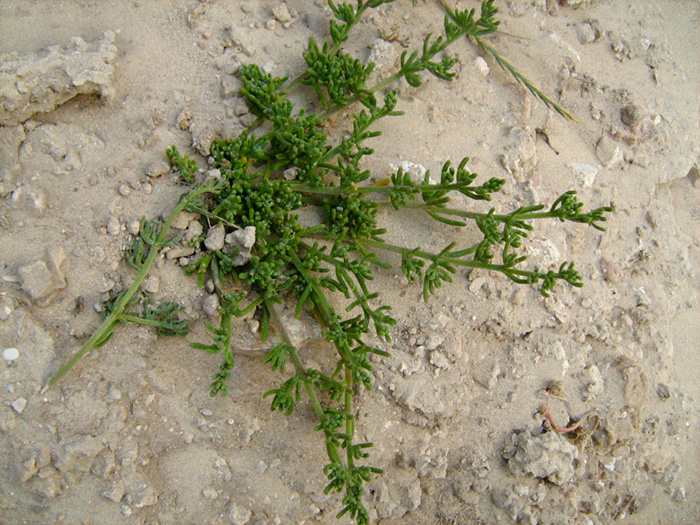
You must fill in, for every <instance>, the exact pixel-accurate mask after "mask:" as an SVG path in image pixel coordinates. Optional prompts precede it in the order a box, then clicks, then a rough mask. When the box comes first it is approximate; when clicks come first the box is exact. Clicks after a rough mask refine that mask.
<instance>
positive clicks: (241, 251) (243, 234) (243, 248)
mask: <svg viewBox="0 0 700 525" xmlns="http://www.w3.org/2000/svg"><path fill="white" fill-rule="evenodd" d="M254 244H255V226H246V227H245V228H243V229H242V230H236V231H234V232H231V233H229V234H228V235H227V236H226V248H225V249H224V252H226V253H231V252H233V250H235V249H238V253H237V254H236V255H234V257H233V265H234V266H243V265H244V264H245V263H247V262H248V261H249V260H250V256H251V249H252V248H253V245H254Z"/></svg>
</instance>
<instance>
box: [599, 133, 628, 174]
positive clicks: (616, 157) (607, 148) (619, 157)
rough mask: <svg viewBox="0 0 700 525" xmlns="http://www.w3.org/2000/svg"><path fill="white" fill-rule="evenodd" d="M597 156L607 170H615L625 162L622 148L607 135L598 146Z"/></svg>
mask: <svg viewBox="0 0 700 525" xmlns="http://www.w3.org/2000/svg"><path fill="white" fill-rule="evenodd" d="M595 156H596V157H598V160H599V161H600V163H601V164H602V165H603V166H605V167H606V168H614V167H616V166H619V165H620V164H622V162H623V161H624V156H623V154H622V150H621V149H620V146H618V145H617V144H615V142H614V141H613V140H612V139H611V138H610V137H608V136H607V135H603V136H602V137H601V138H600V140H599V141H598V143H597V144H596V147H595Z"/></svg>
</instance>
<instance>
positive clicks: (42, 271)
mask: <svg viewBox="0 0 700 525" xmlns="http://www.w3.org/2000/svg"><path fill="white" fill-rule="evenodd" d="M64 259H65V252H64V251H63V248H61V247H53V248H50V249H49V250H48V251H47V254H46V258H45V260H39V261H34V262H32V263H29V264H26V265H24V266H20V267H19V268H18V269H17V275H18V276H19V282H20V285H21V286H22V289H23V290H24V291H25V292H26V293H27V294H28V295H29V296H30V297H31V298H32V299H45V298H47V297H48V296H50V295H51V294H53V293H54V292H57V291H58V290H62V289H63V288H65V287H66V279H65V277H64V276H63V273H62V272H61V269H60V267H61V265H62V264H63V260H64Z"/></svg>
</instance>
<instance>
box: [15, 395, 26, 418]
mask: <svg viewBox="0 0 700 525" xmlns="http://www.w3.org/2000/svg"><path fill="white" fill-rule="evenodd" d="M11 406H12V408H13V410H14V411H15V412H17V413H18V414H21V413H22V412H23V411H24V409H25V408H26V407H27V400H26V399H24V398H23V397H18V398H17V399H15V400H14V401H13V402H12V405H11Z"/></svg>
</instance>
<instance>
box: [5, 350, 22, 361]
mask: <svg viewBox="0 0 700 525" xmlns="http://www.w3.org/2000/svg"><path fill="white" fill-rule="evenodd" d="M18 357H19V350H17V349H16V348H5V350H3V352H2V358H3V359H4V360H5V361H14V360H15V359H17V358H18Z"/></svg>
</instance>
